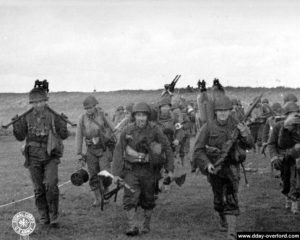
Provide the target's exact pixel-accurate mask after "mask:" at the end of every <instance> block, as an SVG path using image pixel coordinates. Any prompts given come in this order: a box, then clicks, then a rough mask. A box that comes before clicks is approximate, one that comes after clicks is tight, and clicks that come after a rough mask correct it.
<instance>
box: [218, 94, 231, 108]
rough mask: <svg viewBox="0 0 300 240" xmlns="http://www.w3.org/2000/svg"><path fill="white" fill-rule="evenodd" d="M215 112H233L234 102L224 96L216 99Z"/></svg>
mask: <svg viewBox="0 0 300 240" xmlns="http://www.w3.org/2000/svg"><path fill="white" fill-rule="evenodd" d="M214 110H215V111H218V110H232V102H231V100H230V98H229V97H227V96H226V95H224V96H221V97H219V98H218V99H216V101H215V103H214Z"/></svg>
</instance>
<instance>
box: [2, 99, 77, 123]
mask: <svg viewBox="0 0 300 240" xmlns="http://www.w3.org/2000/svg"><path fill="white" fill-rule="evenodd" d="M46 108H47V109H48V110H49V111H50V112H52V113H53V114H54V115H56V116H58V117H60V118H61V119H62V120H63V121H65V122H66V123H69V124H70V125H71V126H72V127H76V126H77V124H75V123H72V122H71V121H69V120H68V119H67V116H65V115H63V114H59V113H57V112H55V111H54V110H53V109H52V108H50V107H49V106H48V105H46ZM32 110H33V108H30V109H29V110H27V111H26V112H24V113H22V114H21V115H20V116H18V117H17V118H15V119H13V120H12V121H11V122H10V123H8V124H6V125H2V128H4V129H7V128H8V127H9V126H10V125H12V124H14V123H15V122H17V121H19V120H20V119H21V118H22V117H24V116H26V115H27V114H29V113H31V112H32Z"/></svg>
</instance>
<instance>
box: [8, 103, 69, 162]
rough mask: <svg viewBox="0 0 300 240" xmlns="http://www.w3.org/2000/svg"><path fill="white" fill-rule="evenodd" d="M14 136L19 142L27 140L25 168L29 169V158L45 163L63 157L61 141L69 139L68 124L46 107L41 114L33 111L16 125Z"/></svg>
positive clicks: (14, 125)
mask: <svg viewBox="0 0 300 240" xmlns="http://www.w3.org/2000/svg"><path fill="white" fill-rule="evenodd" d="M13 134H14V136H15V137H16V139H17V140H18V141H23V140H26V145H25V149H24V155H25V159H26V161H25V163H24V166H25V167H28V166H29V162H28V160H29V158H30V159H35V160H37V161H45V160H48V159H51V158H59V157H61V156H62V154H63V144H62V142H61V140H64V139H66V138H67V137H68V129H67V124H66V122H65V121H64V120H62V119H61V117H59V116H57V115H55V114H53V113H52V112H50V110H49V109H47V107H46V108H45V110H43V111H41V112H38V111H36V110H35V109H33V110H32V111H31V112H29V113H28V114H27V115H25V116H24V117H22V118H21V119H20V120H19V121H17V122H16V123H14V124H13ZM54 135H55V139H54V137H53V136H54ZM54 142H55V144H54ZM54 145H55V147H54V148H52V147H53V146H54Z"/></svg>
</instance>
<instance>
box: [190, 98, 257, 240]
mask: <svg viewBox="0 0 300 240" xmlns="http://www.w3.org/2000/svg"><path fill="white" fill-rule="evenodd" d="M224 98H225V97H224ZM226 100H227V105H226ZM219 101H221V100H219ZM223 101H224V102H225V103H221V104H220V103H218V102H217V103H215V110H218V109H220V110H223V109H224V110H227V109H230V106H231V101H230V100H229V99H227V97H226V98H225V100H223ZM221 102H222V101H221ZM218 105H221V107H218ZM237 123H238V122H237V121H236V119H234V118H233V117H232V116H229V118H228V119H227V121H226V122H225V123H219V121H218V120H216V119H214V120H213V121H212V123H211V125H210V126H209V125H208V124H207V123H206V124H204V125H203V127H202V128H201V130H200V132H199V135H198V138H197V140H196V143H195V147H194V154H193V161H194V163H195V164H196V165H197V166H198V167H199V168H200V171H201V172H202V173H203V174H205V175H207V178H208V181H209V183H210V184H211V186H212V190H213V194H214V209H215V210H216V211H217V212H218V213H219V215H220V219H221V225H222V227H226V224H227V223H226V220H227V222H228V235H230V236H228V239H232V238H231V237H233V236H232V235H234V233H233V232H235V219H236V218H235V216H237V215H239V214H240V210H239V204H238V195H237V194H238V186H239V180H240V164H239V159H237V158H239V157H238V156H236V154H235V151H234V150H232V151H231V152H230V153H229V154H228V158H227V159H226V160H225V162H224V164H223V165H222V167H221V170H220V171H219V172H218V173H217V174H211V173H209V172H208V170H207V167H208V164H209V163H211V164H214V163H215V162H216V161H217V159H218V158H219V157H220V154H221V149H222V148H223V144H224V143H226V142H227V141H228V140H229V139H230V137H231V133H232V132H233V130H234V129H235V128H236V127H237ZM249 133H250V132H249ZM252 144H253V139H252V137H251V135H250V134H247V137H242V136H239V140H238V145H239V147H240V148H242V149H246V148H250V147H252Z"/></svg>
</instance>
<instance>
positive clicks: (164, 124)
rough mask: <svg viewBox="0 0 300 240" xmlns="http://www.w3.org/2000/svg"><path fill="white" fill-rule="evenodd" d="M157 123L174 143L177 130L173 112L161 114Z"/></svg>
mask: <svg viewBox="0 0 300 240" xmlns="http://www.w3.org/2000/svg"><path fill="white" fill-rule="evenodd" d="M157 124H158V127H159V128H160V129H161V131H162V132H163V133H164V134H165V135H166V136H167V137H168V139H169V141H170V143H172V142H173V140H174V138H175V131H176V129H175V121H174V116H173V115H172V114H171V113H168V114H160V115H159V116H158V119H157Z"/></svg>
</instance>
